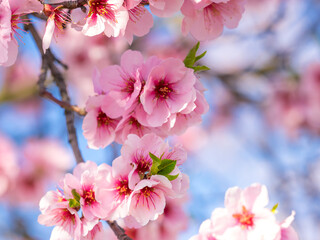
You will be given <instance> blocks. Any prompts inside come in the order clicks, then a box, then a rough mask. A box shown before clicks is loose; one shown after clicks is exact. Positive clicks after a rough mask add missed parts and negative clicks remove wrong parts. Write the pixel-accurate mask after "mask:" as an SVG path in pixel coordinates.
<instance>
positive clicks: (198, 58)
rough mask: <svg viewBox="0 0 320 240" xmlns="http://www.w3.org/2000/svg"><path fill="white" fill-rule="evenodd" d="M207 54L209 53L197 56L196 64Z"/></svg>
mask: <svg viewBox="0 0 320 240" xmlns="http://www.w3.org/2000/svg"><path fill="white" fill-rule="evenodd" d="M206 53H207V51H204V52H203V53H202V54H200V55H199V56H197V57H196V58H195V62H197V61H199V60H200V59H201V58H203V57H204V55H206Z"/></svg>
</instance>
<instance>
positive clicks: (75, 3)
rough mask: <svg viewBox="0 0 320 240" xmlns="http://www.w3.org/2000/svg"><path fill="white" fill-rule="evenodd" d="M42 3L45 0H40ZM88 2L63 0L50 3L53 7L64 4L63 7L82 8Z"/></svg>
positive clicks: (84, 0) (83, 0)
mask: <svg viewBox="0 0 320 240" xmlns="http://www.w3.org/2000/svg"><path fill="white" fill-rule="evenodd" d="M40 2H41V3H42V4H44V1H40ZM86 4H88V1H87V0H78V1H61V2H59V3H54V4H50V5H51V6H52V7H58V6H62V8H67V9H76V8H81V7H83V6H84V5H86Z"/></svg>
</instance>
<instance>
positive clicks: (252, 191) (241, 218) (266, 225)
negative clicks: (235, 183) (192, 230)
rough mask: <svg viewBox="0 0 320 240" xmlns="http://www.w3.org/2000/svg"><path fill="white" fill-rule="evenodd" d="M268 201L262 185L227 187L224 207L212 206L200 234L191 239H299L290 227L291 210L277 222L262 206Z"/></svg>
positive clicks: (265, 190)
mask: <svg viewBox="0 0 320 240" xmlns="http://www.w3.org/2000/svg"><path fill="white" fill-rule="evenodd" d="M268 202H269V199H268V192H267V189H266V187H265V186H263V185H259V184H253V185H251V186H250V187H247V188H245V189H244V190H241V189H240V188H238V187H233V188H230V189H228V190H227V192H226V196H225V208H217V209H215V210H214V211H213V212H212V215H211V219H208V220H206V221H204V222H203V223H202V224H201V226H200V230H199V234H198V235H197V236H194V237H192V238H191V239H190V240H200V239H201V240H208V239H210V240H220V239H221V240H222V239H230V240H232V239H235V240H236V239H237V240H247V239H261V240H262V239H264V240H265V239H270V240H282V239H298V238H297V235H296V233H295V231H294V230H293V229H292V228H291V227H290V224H291V222H292V221H293V216H294V214H292V215H291V216H290V217H288V218H287V219H286V220H285V221H284V222H283V223H281V224H279V223H278V222H277V221H276V219H275V216H274V213H273V212H272V211H271V210H269V209H267V208H265V207H266V205H267V204H268ZM291 234H292V235H291ZM291 236H292V237H293V238H290V237H291ZM288 237H289V238H288Z"/></svg>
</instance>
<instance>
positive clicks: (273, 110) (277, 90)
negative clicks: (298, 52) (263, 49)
mask: <svg viewBox="0 0 320 240" xmlns="http://www.w3.org/2000/svg"><path fill="white" fill-rule="evenodd" d="M319 69H320V63H319V62H313V63H311V64H310V65H308V67H306V68H305V70H304V71H303V73H302V74H301V79H299V81H294V80H293V79H291V78H290V76H287V75H283V74H282V75H280V74H279V75H277V76H276V79H275V80H276V81H274V84H273V85H272V87H273V91H272V94H271V95H270V97H269V99H268V102H267V103H268V105H267V106H268V108H267V111H266V115H267V118H268V119H269V121H270V122H271V123H272V124H274V125H282V126H283V127H284V128H285V130H286V133H287V134H288V135H289V136H290V137H296V136H297V135H298V133H299V132H300V130H301V129H307V130H309V131H310V132H314V133H318V132H319V131H320V121H319V119H320V118H319V114H320V104H319V103H320V94H319V91H320V84H319V83H320V81H319V80H320V70H319ZM275 115H277V116H281V117H280V118H276V119H275V118H273V117H272V116H275Z"/></svg>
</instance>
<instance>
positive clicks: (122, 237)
mask: <svg viewBox="0 0 320 240" xmlns="http://www.w3.org/2000/svg"><path fill="white" fill-rule="evenodd" d="M107 223H108V224H109V226H110V228H111V229H112V231H113V232H114V233H115V234H116V236H117V237H118V239H119V240H132V239H131V238H130V237H128V235H126V233H125V231H124V230H123V228H122V227H120V226H119V225H118V224H117V222H115V221H107Z"/></svg>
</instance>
